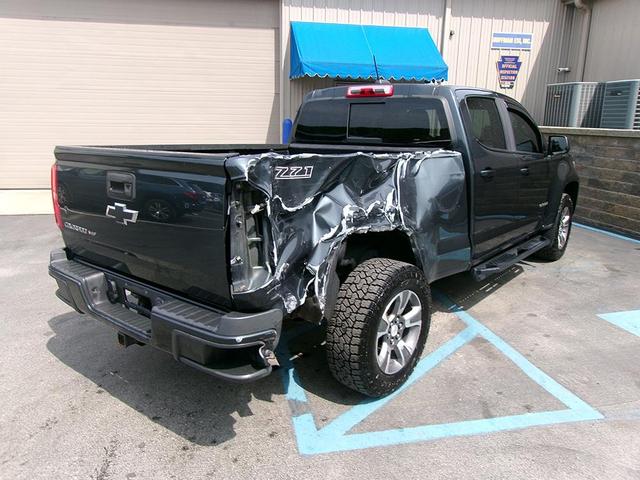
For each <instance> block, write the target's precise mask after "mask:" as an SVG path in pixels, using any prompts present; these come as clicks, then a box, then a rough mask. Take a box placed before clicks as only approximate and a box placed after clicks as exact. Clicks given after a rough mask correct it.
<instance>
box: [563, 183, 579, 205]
mask: <svg viewBox="0 0 640 480" xmlns="http://www.w3.org/2000/svg"><path fill="white" fill-rule="evenodd" d="M578 188H579V186H578V182H571V183H568V184H567V186H566V187H564V193H567V194H569V196H570V197H571V201H572V202H573V209H574V210H575V208H576V205H578Z"/></svg>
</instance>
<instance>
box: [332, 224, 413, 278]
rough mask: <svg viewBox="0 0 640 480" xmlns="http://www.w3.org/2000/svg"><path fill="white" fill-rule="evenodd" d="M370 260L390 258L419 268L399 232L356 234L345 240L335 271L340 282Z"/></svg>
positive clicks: (409, 241)
mask: <svg viewBox="0 0 640 480" xmlns="http://www.w3.org/2000/svg"><path fill="white" fill-rule="evenodd" d="M370 258H390V259H392V260H399V261H401V262H406V263H410V264H412V265H416V266H417V267H420V265H419V263H418V261H417V259H416V256H415V254H414V252H413V248H412V246H411V240H410V239H409V236H408V235H407V234H406V233H403V232H401V231H399V230H392V231H389V232H368V233H357V234H354V235H351V236H350V237H349V238H348V239H347V245H346V249H345V252H344V255H343V256H342V259H341V260H340V262H339V263H338V266H337V269H336V270H337V273H338V277H340V281H344V279H345V278H346V277H347V275H348V274H349V272H351V270H353V269H354V268H355V267H356V266H357V265H359V264H361V263H362V262H364V261H365V260H368V259H370Z"/></svg>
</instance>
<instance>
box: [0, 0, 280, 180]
mask: <svg viewBox="0 0 640 480" xmlns="http://www.w3.org/2000/svg"><path fill="white" fill-rule="evenodd" d="M43 3H44V4H46V5H42V4H43ZM278 27H279V25H278V8H277V4H276V3H275V1H268V2H267V1H250V0H243V1H235V2H233V3H232V4H231V2H224V1H220V2H216V1H213V0H207V1H206V2H202V1H200V0H182V1H180V2H176V1H174V0H155V1H153V2H151V1H150V0H134V1H124V0H115V1H110V2H103V1H98V0H83V1H78V0H53V1H49V2H38V7H37V8H36V7H35V6H33V5H31V3H30V2H20V0H15V1H9V2H4V3H3V5H2V6H0V65H1V66H2V67H1V68H2V71H1V73H0V104H1V105H2V108H0V124H1V125H2V128H1V129H0V171H1V173H2V174H1V175H0V188H46V187H48V185H49V166H50V164H51V163H52V161H53V155H52V152H53V148H54V146H55V145H57V144H136V143H137V144H141V143H233V142H256V143H259V142H265V141H269V142H275V141H277V140H278V137H279V118H278V117H279V110H278V106H279V100H278V91H279V90H278V77H277V72H278V70H279V65H278V56H277V51H278V50H277V39H278V37H279V34H278Z"/></svg>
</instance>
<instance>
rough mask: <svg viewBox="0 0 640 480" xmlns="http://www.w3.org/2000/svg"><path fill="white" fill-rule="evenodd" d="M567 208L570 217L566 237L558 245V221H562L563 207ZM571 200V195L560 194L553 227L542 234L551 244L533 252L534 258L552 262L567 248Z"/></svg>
mask: <svg viewBox="0 0 640 480" xmlns="http://www.w3.org/2000/svg"><path fill="white" fill-rule="evenodd" d="M567 207H568V208H569V213H570V215H571V219H570V220H569V231H568V232H567V239H566V241H565V242H564V245H562V246H560V245H559V243H558V242H559V240H558V231H559V229H560V222H561V221H562V211H563V210H564V209H565V208H567ZM573 210H574V206H573V200H571V196H569V195H568V194H566V193H563V194H562V198H561V199H560V205H558V211H557V212H556V220H555V223H554V224H553V227H552V228H550V229H549V230H547V231H546V232H545V234H544V237H545V238H548V239H549V240H551V245H549V246H548V247H545V248H543V249H542V250H540V251H538V252H536V253H534V254H533V257H534V258H537V259H539V260H546V261H548V262H554V261H556V260H559V259H560V257H562V255H564V252H565V251H566V250H567V245H569V238H570V237H571V226H572V222H573Z"/></svg>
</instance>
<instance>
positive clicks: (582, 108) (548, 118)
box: [544, 82, 604, 128]
mask: <svg viewBox="0 0 640 480" xmlns="http://www.w3.org/2000/svg"><path fill="white" fill-rule="evenodd" d="M603 98H604V83H599V82H570V83H552V84H550V85H547V99H546V103H545V108H544V124H545V125H549V126H557V127H583V128H589V127H591V128H597V127H599V126H600V111H601V109H602V100H603Z"/></svg>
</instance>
